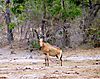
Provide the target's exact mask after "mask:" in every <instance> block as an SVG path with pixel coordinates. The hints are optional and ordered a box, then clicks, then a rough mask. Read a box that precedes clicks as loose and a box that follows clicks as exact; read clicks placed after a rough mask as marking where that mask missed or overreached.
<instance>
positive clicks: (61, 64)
mask: <svg viewBox="0 0 100 79" xmlns="http://www.w3.org/2000/svg"><path fill="white" fill-rule="evenodd" d="M60 61H61V66H62V55H61V57H60Z"/></svg>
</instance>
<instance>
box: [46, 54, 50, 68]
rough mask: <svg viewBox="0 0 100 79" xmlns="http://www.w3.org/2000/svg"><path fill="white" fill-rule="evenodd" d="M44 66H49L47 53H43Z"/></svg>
mask: <svg viewBox="0 0 100 79" xmlns="http://www.w3.org/2000/svg"><path fill="white" fill-rule="evenodd" d="M45 66H49V54H46V55H45Z"/></svg>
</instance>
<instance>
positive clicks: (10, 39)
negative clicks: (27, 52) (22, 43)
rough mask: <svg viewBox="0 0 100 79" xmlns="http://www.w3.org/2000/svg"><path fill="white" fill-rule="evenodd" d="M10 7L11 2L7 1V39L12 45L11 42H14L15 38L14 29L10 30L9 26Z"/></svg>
mask: <svg viewBox="0 0 100 79" xmlns="http://www.w3.org/2000/svg"><path fill="white" fill-rule="evenodd" d="M9 5H10V0H6V7H7V8H6V14H5V19H6V24H7V39H8V42H9V44H11V42H12V41H13V40H14V38H13V33H12V29H10V27H9V24H10V23H11V18H10V9H9Z"/></svg>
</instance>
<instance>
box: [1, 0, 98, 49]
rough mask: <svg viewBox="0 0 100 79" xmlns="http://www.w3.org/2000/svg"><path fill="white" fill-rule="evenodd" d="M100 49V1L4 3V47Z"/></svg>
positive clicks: (20, 0) (23, 0)
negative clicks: (40, 40) (38, 31)
mask: <svg viewBox="0 0 100 79" xmlns="http://www.w3.org/2000/svg"><path fill="white" fill-rule="evenodd" d="M39 27H41V28H42V33H43V36H44V39H45V41H46V42H49V43H50V44H52V45H55V46H58V47H60V48H78V47H82V48H90V47H100V0H0V47H3V46H6V45H11V46H13V47H15V48H17V47H19V48H25V49H27V48H29V47H34V48H39V45H38V42H37V40H38V39H37V35H36V32H35V31H34V29H38V28H39Z"/></svg>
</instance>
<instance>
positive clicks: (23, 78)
mask: <svg viewBox="0 0 100 79" xmlns="http://www.w3.org/2000/svg"><path fill="white" fill-rule="evenodd" d="M44 57H45V56H44V55H43V54H42V53H41V52H40V51H37V50H34V51H33V52H29V51H28V50H14V53H11V50H9V48H1V49H0V79H100V48H95V49H88V50H82V49H74V50H73V49H68V50H66V51H64V52H63V66H60V64H59V60H58V59H57V58H55V57H50V59H51V61H50V66H49V67H46V66H45V65H44Z"/></svg>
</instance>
